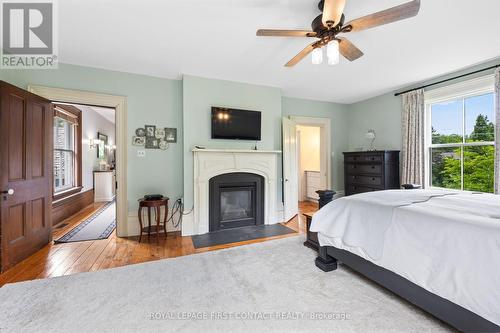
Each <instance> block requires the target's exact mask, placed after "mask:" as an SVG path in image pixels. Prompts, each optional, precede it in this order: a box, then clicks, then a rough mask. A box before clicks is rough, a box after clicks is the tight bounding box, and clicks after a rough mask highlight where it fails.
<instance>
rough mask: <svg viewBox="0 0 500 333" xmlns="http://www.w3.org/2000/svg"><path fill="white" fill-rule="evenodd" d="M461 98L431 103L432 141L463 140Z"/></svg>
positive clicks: (458, 141)
mask: <svg viewBox="0 0 500 333" xmlns="http://www.w3.org/2000/svg"><path fill="white" fill-rule="evenodd" d="M462 109H463V102H462V100H453V101H448V102H442V103H437V104H433V105H432V108H431V119H432V129H431V130H432V143H433V144H444V143H460V142H462V141H463V135H462V132H463V119H462Z"/></svg>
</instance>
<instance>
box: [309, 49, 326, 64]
mask: <svg viewBox="0 0 500 333" xmlns="http://www.w3.org/2000/svg"><path fill="white" fill-rule="evenodd" d="M311 60H312V64H313V65H319V64H321V63H322V62H323V50H322V49H321V48H320V47H319V48H316V49H314V50H313V51H312V54H311Z"/></svg>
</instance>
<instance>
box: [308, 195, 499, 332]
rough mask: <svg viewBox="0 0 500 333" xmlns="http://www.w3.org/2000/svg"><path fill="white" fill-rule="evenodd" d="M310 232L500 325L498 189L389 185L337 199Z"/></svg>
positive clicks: (322, 242)
mask: <svg viewBox="0 0 500 333" xmlns="http://www.w3.org/2000/svg"><path fill="white" fill-rule="evenodd" d="M311 231H315V232H318V239H319V242H320V245H322V246H328V245H330V246H335V247H337V248H340V249H344V250H347V251H350V252H352V253H354V254H356V255H359V256H361V257H363V258H365V259H366V260H369V261H371V262H373V263H374V264H376V265H378V266H381V267H384V268H386V269H388V270H390V271H393V272H395V273H397V274H399V275H401V276H403V277H405V278H407V279H408V280H410V281H412V282H413V283H415V284H417V285H419V286H420V287H422V288H424V289H426V290H428V291H430V292H432V293H434V294H436V295H439V296H441V297H443V298H446V299H448V300H450V301H452V302H454V303H456V304H458V305H461V306H462V307H464V308H466V309H469V310H471V311H472V312H474V313H477V314H478V315H480V316H482V317H484V318H486V319H488V320H490V321H492V322H494V323H496V324H497V325H500V196H496V195H492V194H473V193H465V192H445V191H425V190H411V191H409V190H391V191H380V192H370V193H364V194H359V195H354V196H350V197H345V198H340V199H338V200H335V201H333V202H331V203H330V204H328V205H326V206H325V207H323V209H321V210H320V211H319V212H317V213H316V214H315V215H314V217H313V221H312V224H311Z"/></svg>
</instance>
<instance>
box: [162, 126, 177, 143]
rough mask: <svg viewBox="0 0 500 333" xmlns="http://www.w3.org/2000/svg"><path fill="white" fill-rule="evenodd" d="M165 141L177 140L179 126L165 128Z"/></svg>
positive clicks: (173, 141)
mask: <svg viewBox="0 0 500 333" xmlns="http://www.w3.org/2000/svg"><path fill="white" fill-rule="evenodd" d="M165 141H166V142H168V143H176V142H177V128H165Z"/></svg>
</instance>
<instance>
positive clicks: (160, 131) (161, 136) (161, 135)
mask: <svg viewBox="0 0 500 333" xmlns="http://www.w3.org/2000/svg"><path fill="white" fill-rule="evenodd" d="M155 138H157V139H160V140H162V139H164V138H165V129H164V128H157V129H156V130H155Z"/></svg>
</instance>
